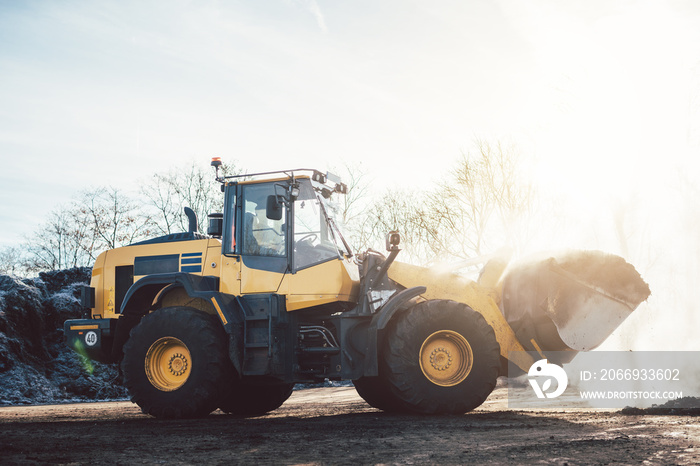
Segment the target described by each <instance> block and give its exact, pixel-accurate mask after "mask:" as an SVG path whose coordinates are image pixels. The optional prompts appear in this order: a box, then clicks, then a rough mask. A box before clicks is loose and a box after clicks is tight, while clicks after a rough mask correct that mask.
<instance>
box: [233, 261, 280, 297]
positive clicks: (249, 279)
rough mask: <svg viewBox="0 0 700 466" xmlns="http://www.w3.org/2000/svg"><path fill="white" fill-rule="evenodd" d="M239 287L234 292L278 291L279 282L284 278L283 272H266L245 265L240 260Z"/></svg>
mask: <svg viewBox="0 0 700 466" xmlns="http://www.w3.org/2000/svg"><path fill="white" fill-rule="evenodd" d="M240 270H241V274H240V276H241V281H240V284H241V288H240V289H239V290H238V291H237V292H236V293H234V294H249V293H280V291H278V290H280V284H281V283H282V279H283V278H284V275H285V274H283V273H278V272H268V271H266V270H257V269H251V268H248V267H246V265H245V264H244V263H243V262H242V261H241V265H240Z"/></svg>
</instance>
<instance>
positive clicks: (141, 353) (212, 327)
mask: <svg viewBox="0 0 700 466" xmlns="http://www.w3.org/2000/svg"><path fill="white" fill-rule="evenodd" d="M225 365H226V339H225V334H224V331H223V328H222V326H221V324H220V322H218V320H217V319H216V318H215V317H213V316H211V315H209V314H207V313H205V312H203V311H199V310H196V309H191V308H185V307H172V308H164V309H159V310H157V311H154V312H152V313H150V314H148V315H146V316H145V317H144V318H143V319H142V320H141V322H140V323H139V324H138V325H137V326H136V327H135V328H134V329H133V330H132V331H131V336H130V337H129V340H128V341H127V342H126V344H125V345H124V359H123V361H122V371H123V373H124V384H125V385H126V387H127V389H128V391H129V394H130V396H131V401H133V402H134V403H136V404H137V405H138V406H139V407H140V408H141V410H142V411H143V412H144V413H145V414H150V415H152V416H155V417H157V418H170V419H177V418H192V417H201V416H206V415H207V414H209V413H211V412H212V411H213V410H214V409H216V402H217V400H218V397H219V393H220V389H221V384H222V380H223V374H224V367H225Z"/></svg>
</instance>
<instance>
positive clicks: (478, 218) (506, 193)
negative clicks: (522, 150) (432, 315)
mask: <svg viewBox="0 0 700 466" xmlns="http://www.w3.org/2000/svg"><path fill="white" fill-rule="evenodd" d="M475 145H476V149H477V152H476V154H462V158H461V159H460V161H459V163H458V164H457V165H456V167H455V168H454V169H453V171H452V173H451V175H452V176H451V177H449V178H448V179H447V181H445V182H443V183H442V184H441V185H440V186H439V187H438V188H437V189H436V190H434V191H433V192H432V193H431V194H430V195H429V200H428V205H427V211H428V212H429V221H428V222H429V223H430V224H431V225H432V228H433V230H434V231H435V235H434V236H433V237H432V241H433V242H434V246H433V248H434V252H435V253H436V254H437V255H447V256H450V257H459V258H468V257H473V256H479V255H482V254H483V253H484V252H488V251H489V250H494V249H498V248H500V247H503V246H508V247H511V248H513V249H516V250H517V249H519V248H520V247H521V246H522V245H523V244H524V243H525V242H526V241H527V239H528V238H529V236H530V234H531V232H530V231H529V226H530V223H529V220H530V219H531V213H532V209H533V206H534V191H533V188H532V186H531V185H530V184H528V183H526V182H524V181H522V180H521V177H519V170H518V169H519V162H520V160H519V155H518V153H517V151H516V150H515V149H514V148H513V147H506V146H504V145H502V144H501V143H498V144H496V145H495V146H492V145H491V144H489V143H488V142H485V141H477V142H476V144H475Z"/></svg>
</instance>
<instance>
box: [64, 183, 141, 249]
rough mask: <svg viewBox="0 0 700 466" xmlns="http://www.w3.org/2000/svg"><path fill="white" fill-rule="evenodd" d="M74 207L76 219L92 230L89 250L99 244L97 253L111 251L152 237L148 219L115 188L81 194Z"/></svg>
mask: <svg viewBox="0 0 700 466" xmlns="http://www.w3.org/2000/svg"><path fill="white" fill-rule="evenodd" d="M75 206H76V207H77V208H78V211H79V214H80V216H79V218H84V216H86V217H87V219H88V221H87V224H86V225H85V226H86V227H87V228H89V229H91V230H92V231H91V233H92V237H91V238H89V241H90V243H89V244H90V247H91V248H92V247H94V246H95V245H97V244H99V246H100V248H101V249H114V248H118V247H120V246H126V245H128V244H131V243H133V242H136V241H138V240H141V239H144V238H147V237H149V236H151V235H152V228H153V222H152V220H151V217H150V216H149V215H147V214H145V213H144V211H143V209H142V208H141V206H140V205H138V204H136V202H134V201H133V200H131V199H130V198H129V197H128V196H127V195H125V194H124V193H122V192H121V191H120V190H118V189H116V188H97V189H93V190H90V191H84V192H83V194H82V197H81V199H80V200H79V201H78V202H77V203H76V204H75ZM81 226H82V225H81ZM86 246H87V244H86Z"/></svg>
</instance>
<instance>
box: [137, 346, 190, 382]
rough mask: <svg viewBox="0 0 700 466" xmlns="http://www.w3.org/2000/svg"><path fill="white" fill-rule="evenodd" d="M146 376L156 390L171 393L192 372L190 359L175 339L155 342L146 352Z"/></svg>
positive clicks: (188, 351)
mask: <svg viewBox="0 0 700 466" xmlns="http://www.w3.org/2000/svg"><path fill="white" fill-rule="evenodd" d="M145 363H146V375H147V376H148V380H150V381H151V384H152V385H153V386H154V387H156V388H157V389H158V390H161V391H164V392H171V391H173V390H177V389H178V388H180V387H182V386H183V385H184V384H185V382H186V381H187V378H188V377H189V376H190V372H192V357H191V355H190V350H188V349H187V345H185V344H184V343H183V342H182V341H180V340H178V339H177V338H175V337H163V338H161V339H160V340H157V341H156V342H155V343H153V344H152V345H151V347H150V348H148V351H147V352H146V361H145Z"/></svg>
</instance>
